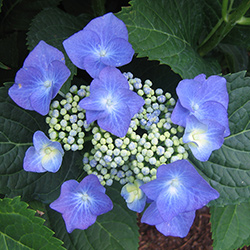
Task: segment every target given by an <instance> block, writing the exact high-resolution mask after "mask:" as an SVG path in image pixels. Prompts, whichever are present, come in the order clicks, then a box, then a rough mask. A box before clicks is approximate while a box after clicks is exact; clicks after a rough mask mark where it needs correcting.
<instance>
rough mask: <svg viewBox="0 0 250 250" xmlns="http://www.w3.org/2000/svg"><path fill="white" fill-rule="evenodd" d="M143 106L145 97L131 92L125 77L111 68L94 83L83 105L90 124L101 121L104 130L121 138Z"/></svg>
mask: <svg viewBox="0 0 250 250" xmlns="http://www.w3.org/2000/svg"><path fill="white" fill-rule="evenodd" d="M143 105H144V100H143V98H142V97H141V96H139V95H137V94H136V93H135V92H133V91H132V90H130V89H129V84H128V82H127V79H126V78H125V76H123V74H122V73H121V72H120V71H119V70H118V69H116V68H110V67H106V68H104V69H103V70H102V71H101V72H100V75H99V79H98V78H96V79H94V80H93V81H92V82H91V84H90V96H89V97H86V98H84V99H82V100H81V101H80V102H79V106H80V107H81V108H83V109H85V110H86V120H87V123H88V124H89V123H91V122H93V121H95V120H97V123H98V125H99V126H100V127H101V128H102V129H104V130H106V131H109V132H110V133H112V134H114V135H116V136H118V137H123V136H125V135H126V133H127V131H128V128H129V124H130V122H131V119H132V117H133V116H134V115H135V114H136V113H138V112H139V110H140V109H141V107H142V106H143Z"/></svg>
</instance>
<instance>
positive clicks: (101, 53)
mask: <svg viewBox="0 0 250 250" xmlns="http://www.w3.org/2000/svg"><path fill="white" fill-rule="evenodd" d="M106 54H107V51H106V50H104V49H102V50H100V52H99V55H100V57H104V56H106Z"/></svg>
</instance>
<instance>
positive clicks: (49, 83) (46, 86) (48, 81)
mask: <svg viewBox="0 0 250 250" xmlns="http://www.w3.org/2000/svg"><path fill="white" fill-rule="evenodd" d="M51 85H52V81H50V80H47V81H45V82H44V83H43V86H44V87H45V88H49V87H51Z"/></svg>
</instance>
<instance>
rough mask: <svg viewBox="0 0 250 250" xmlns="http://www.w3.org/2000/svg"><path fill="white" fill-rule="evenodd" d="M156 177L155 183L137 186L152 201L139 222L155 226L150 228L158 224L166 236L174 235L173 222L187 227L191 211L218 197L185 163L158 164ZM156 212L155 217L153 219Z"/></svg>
mask: <svg viewBox="0 0 250 250" xmlns="http://www.w3.org/2000/svg"><path fill="white" fill-rule="evenodd" d="M156 176H157V178H156V179H155V180H153V181H150V182H148V183H146V184H144V185H142V186H140V188H141V189H142V190H143V191H144V193H145V194H146V195H147V197H148V198H149V199H151V200H153V201H154V203H152V204H151V206H149V208H147V210H146V211H145V213H144V216H143V218H142V220H143V221H145V222H147V223H149V222H150V223H155V224H152V225H157V224H161V225H160V226H159V227H160V228H161V230H162V231H165V232H168V235H172V234H171V232H172V231H173V232H175V231H176V230H177V231H176V232H177V233H178V230H179V229H177V228H175V223H177V224H180V223H182V220H183V225H184V228H186V229H187V228H190V226H191V224H192V221H193V216H194V211H195V210H197V209H200V208H201V207H203V206H205V205H206V204H207V203H208V202H209V201H211V200H214V199H217V198H218V197H219V193H218V192H217V191H216V190H215V189H213V188H212V187H211V186H210V185H209V184H208V183H207V182H206V181H205V180H204V179H203V178H202V177H201V176H200V175H199V173H198V172H197V171H196V169H195V168H194V167H193V166H192V164H191V163H189V162H188V161H187V160H178V161H175V162H173V163H170V164H168V165H161V166H160V167H159V168H158V169H157V174H156ZM156 213H157V214H159V215H158V216H157V217H156V218H155V214H156ZM162 223H163V224H162ZM178 228H181V225H178ZM184 231H185V230H184ZM181 235H183V232H182V233H181ZM175 236H176V235H175ZM180 237H183V236H180Z"/></svg>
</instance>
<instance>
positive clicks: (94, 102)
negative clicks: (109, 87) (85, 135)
mask: <svg viewBox="0 0 250 250" xmlns="http://www.w3.org/2000/svg"><path fill="white" fill-rule="evenodd" d="M108 95H109V93H108V92H107V91H106V90H105V89H103V88H102V87H101V88H98V89H96V91H93V92H91V94H90V96H88V97H85V98H83V99H82V100H81V101H80V102H79V106H80V107H81V108H83V109H86V110H93V111H104V110H105V109H106V105H105V102H104V101H103V99H105V98H107V96H108Z"/></svg>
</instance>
